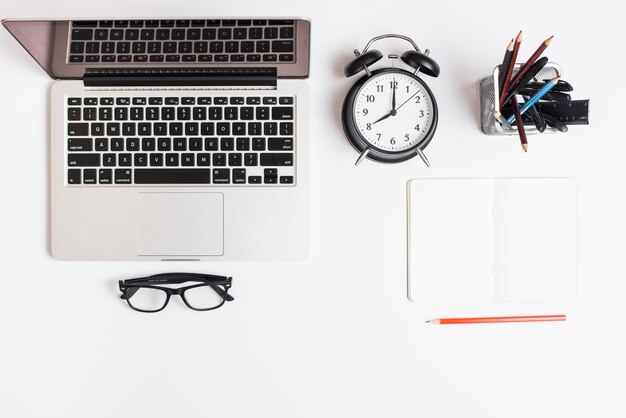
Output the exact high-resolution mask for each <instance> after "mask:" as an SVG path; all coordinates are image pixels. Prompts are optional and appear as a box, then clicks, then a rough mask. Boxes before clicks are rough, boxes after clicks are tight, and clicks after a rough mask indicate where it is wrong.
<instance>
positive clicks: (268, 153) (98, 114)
mask: <svg viewBox="0 0 626 418" xmlns="http://www.w3.org/2000/svg"><path fill="white" fill-rule="evenodd" d="M105 94H106V93H105ZM135 94H136V92H135ZM65 115H66V126H67V131H66V134H67V136H66V140H67V154H66V165H67V184H68V185H132V184H141V185H168V184H195V185H200V184H201V185H217V186H221V185H264V186H272V185H275V186H287V185H293V184H295V180H296V179H295V173H296V163H295V149H296V144H295V126H294V124H295V120H294V119H295V97H294V96H271V95H270V96H268V95H254V96H220V95H219V94H218V95H211V96H210V95H207V94H206V92H202V93H201V94H199V95H196V96H193V95H189V94H188V93H185V96H173V95H171V93H170V94H169V95H168V94H167V93H162V94H161V95H152V94H150V95H146V96H141V97H140V96H136V95H133V96H119V95H116V96H115V97H113V96H111V97H109V96H106V95H102V96H98V97H94V96H91V97H89V96H87V97H68V98H67V101H66V108H65Z"/></svg>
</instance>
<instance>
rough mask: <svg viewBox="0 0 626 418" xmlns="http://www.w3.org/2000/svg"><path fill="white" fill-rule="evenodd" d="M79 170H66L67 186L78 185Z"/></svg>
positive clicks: (79, 179) (79, 178)
mask: <svg viewBox="0 0 626 418" xmlns="http://www.w3.org/2000/svg"><path fill="white" fill-rule="evenodd" d="M81 177H82V175H81V170H80V169H79V168H70V169H69V170H67V184H80V181H81Z"/></svg>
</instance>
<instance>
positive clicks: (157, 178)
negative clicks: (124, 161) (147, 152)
mask: <svg viewBox="0 0 626 418" xmlns="http://www.w3.org/2000/svg"><path fill="white" fill-rule="evenodd" d="M209 183H211V171H210V170H209V169H206V168H137V169H135V184H209Z"/></svg>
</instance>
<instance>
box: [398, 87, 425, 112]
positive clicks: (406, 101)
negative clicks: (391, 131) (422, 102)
mask: <svg viewBox="0 0 626 418" xmlns="http://www.w3.org/2000/svg"><path fill="white" fill-rule="evenodd" d="M419 92H420V91H419V90H418V91H416V92H415V93H413V95H412V96H411V97H409V98H408V99H406V100H405V102H404V103H402V104H401V105H400V106H398V109H400V108H401V107H402V106H404V105H405V104H407V103H408V101H409V100H411V99H412V98H413V97H415V95H416V94H417V93H419ZM398 109H396V111H397V110H398Z"/></svg>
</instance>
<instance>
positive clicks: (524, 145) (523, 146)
mask: <svg viewBox="0 0 626 418" xmlns="http://www.w3.org/2000/svg"><path fill="white" fill-rule="evenodd" d="M522 148H524V152H528V144H522Z"/></svg>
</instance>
